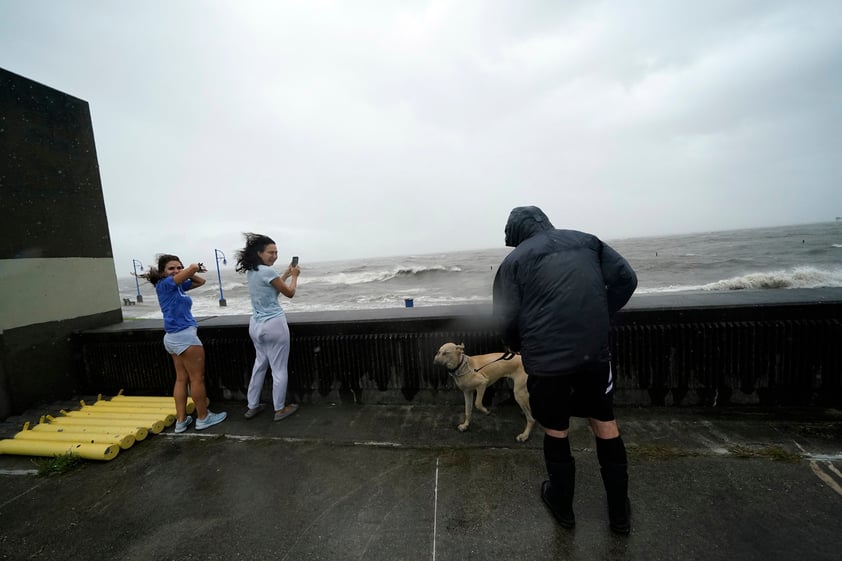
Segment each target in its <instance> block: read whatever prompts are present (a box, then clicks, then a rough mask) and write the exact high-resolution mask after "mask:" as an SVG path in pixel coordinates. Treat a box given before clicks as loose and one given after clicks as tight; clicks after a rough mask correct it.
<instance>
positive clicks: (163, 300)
mask: <svg viewBox="0 0 842 561" xmlns="http://www.w3.org/2000/svg"><path fill="white" fill-rule="evenodd" d="M191 286H193V281H192V280H190V279H187V280H186V281H184V282H183V283H181V284H176V283H175V279H174V278H172V277H167V278H165V279H161V280H159V281H158V284H156V285H155V291H156V292H157V293H158V305H160V306H161V312H162V313H163V314H164V331H166V332H167V333H176V332H178V331H181V330H182V329H187V328H188V327H198V324H197V323H196V320H195V319H193V314H192V313H191V312H190V309H191V308H192V307H193V300H192V299H191V298H190V297H189V296H188V295H187V293H186V291H187V290H190V287H191Z"/></svg>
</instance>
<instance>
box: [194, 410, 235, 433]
mask: <svg viewBox="0 0 842 561" xmlns="http://www.w3.org/2000/svg"><path fill="white" fill-rule="evenodd" d="M227 416H228V413H226V412H225V411H222V412H221V413H212V412H211V411H210V410H209V411H208V416H207V417H205V418H204V419H196V430H205V429H206V428H208V427H212V426H214V425H218V424H219V423H221V422H222V421H224V420H225V417H227Z"/></svg>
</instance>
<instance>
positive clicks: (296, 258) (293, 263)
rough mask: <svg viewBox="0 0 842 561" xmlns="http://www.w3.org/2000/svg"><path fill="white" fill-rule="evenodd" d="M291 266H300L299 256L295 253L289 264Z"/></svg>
mask: <svg viewBox="0 0 842 561" xmlns="http://www.w3.org/2000/svg"><path fill="white" fill-rule="evenodd" d="M289 266H290V267H298V256H297V255H295V256H293V258H292V261H291V262H290V264H289Z"/></svg>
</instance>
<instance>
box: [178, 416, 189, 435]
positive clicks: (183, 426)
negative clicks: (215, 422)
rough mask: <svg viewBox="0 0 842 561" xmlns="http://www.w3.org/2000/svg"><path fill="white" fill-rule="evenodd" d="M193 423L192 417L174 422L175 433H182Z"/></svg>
mask: <svg viewBox="0 0 842 561" xmlns="http://www.w3.org/2000/svg"><path fill="white" fill-rule="evenodd" d="M192 422H193V417H191V416H190V415H187V418H186V419H184V420H183V421H176V422H175V432H184V431H186V430H187V427H189V426H190V423H192Z"/></svg>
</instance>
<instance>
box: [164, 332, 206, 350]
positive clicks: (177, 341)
mask: <svg viewBox="0 0 842 561" xmlns="http://www.w3.org/2000/svg"><path fill="white" fill-rule="evenodd" d="M197 331H198V330H197V329H196V328H195V327H192V326H191V327H187V328H185V329H182V330H181V331H176V332H175V333H167V334H165V335H164V348H165V349H167V352H168V353H170V354H171V355H180V354H181V353H183V352H184V351H186V350H187V347H192V346H193V345H198V346H200V347H201V346H202V342H201V341H200V340H199V335H198V333H197Z"/></svg>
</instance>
